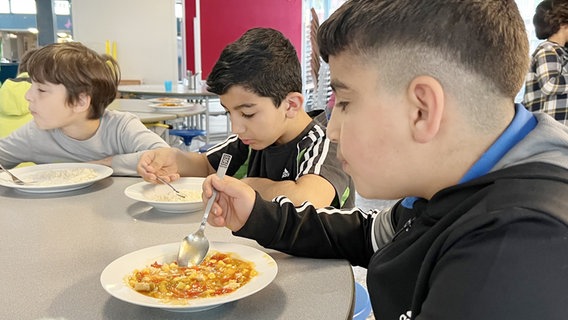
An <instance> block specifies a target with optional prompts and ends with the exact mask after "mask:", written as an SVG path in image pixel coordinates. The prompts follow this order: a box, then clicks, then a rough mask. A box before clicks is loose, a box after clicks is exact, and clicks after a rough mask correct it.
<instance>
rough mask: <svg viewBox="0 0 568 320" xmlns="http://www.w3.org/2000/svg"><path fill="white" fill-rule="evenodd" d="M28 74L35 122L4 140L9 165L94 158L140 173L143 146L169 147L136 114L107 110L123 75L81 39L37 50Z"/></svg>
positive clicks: (1, 152)
mask: <svg viewBox="0 0 568 320" xmlns="http://www.w3.org/2000/svg"><path fill="white" fill-rule="evenodd" d="M28 73H29V76H30V78H31V80H32V86H31V88H30V89H29V90H28V91H27V92H26V94H25V97H26V99H27V100H28V102H29V109H30V111H31V113H32V116H33V120H34V121H30V122H28V123H27V124H25V125H24V126H23V127H21V128H19V129H18V130H16V131H14V132H12V133H11V134H10V135H9V136H8V137H6V138H4V139H0V163H2V164H3V165H5V166H7V167H13V166H16V165H18V164H19V163H21V162H34V163H36V164H43V163H57V162H90V163H97V164H102V165H106V166H109V167H111V168H112V169H113V174H115V175H136V164H137V162H138V159H139V156H140V154H141V152H142V151H146V150H148V149H153V148H159V147H167V146H168V144H167V143H166V142H165V141H164V140H162V139H161V138H160V137H159V136H158V135H156V134H155V133H154V132H152V131H150V130H149V129H147V128H146V127H145V126H144V124H142V122H140V120H139V119H138V118H137V117H136V116H134V115H132V114H130V113H124V112H118V111H113V110H106V108H107V107H108V105H109V104H110V103H111V102H112V101H113V100H114V99H115V97H116V93H117V87H118V82H119V80H120V70H119V67H118V64H117V62H116V61H115V60H114V59H112V58H111V57H110V56H108V55H99V54H98V53H97V52H95V51H93V50H91V49H89V48H87V47H85V46H84V45H82V44H81V43H78V42H68V43H58V44H50V45H48V46H45V47H43V48H41V49H38V50H37V51H36V52H34V53H33V54H32V55H31V57H30V58H29V61H28Z"/></svg>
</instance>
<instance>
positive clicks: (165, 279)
mask: <svg viewBox="0 0 568 320" xmlns="http://www.w3.org/2000/svg"><path fill="white" fill-rule="evenodd" d="M256 275H257V271H256V270H255V268H254V264H253V263H252V262H248V261H244V260H241V259H238V258H236V257H234V256H233V255H232V254H230V253H220V252H214V253H212V254H210V255H208V256H207V257H206V258H205V260H203V262H202V263H201V264H199V265H197V266H191V267H180V266H178V265H177V262H172V263H164V264H159V263H157V262H154V263H153V264H151V265H150V266H148V267H146V268H144V269H142V270H134V271H133V272H132V274H130V275H129V276H128V277H127V279H126V282H127V283H128V285H129V286H130V287H131V288H133V289H134V290H136V291H138V292H140V293H142V294H144V295H147V296H149V297H153V298H157V299H161V300H164V301H174V302H175V301H177V302H182V303H183V301H185V300H187V299H196V298H207V297H216V296H220V295H225V294H229V293H231V292H234V291H235V290H237V289H238V288H240V287H242V286H243V285H245V284H246V283H248V282H249V281H250V280H251V279H252V278H253V277H254V276H256Z"/></svg>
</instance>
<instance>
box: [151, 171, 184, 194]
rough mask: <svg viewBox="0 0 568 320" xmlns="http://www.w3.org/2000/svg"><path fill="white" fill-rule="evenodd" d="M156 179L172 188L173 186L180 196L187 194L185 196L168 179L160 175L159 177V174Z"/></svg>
mask: <svg viewBox="0 0 568 320" xmlns="http://www.w3.org/2000/svg"><path fill="white" fill-rule="evenodd" d="M156 180H158V181H160V182H161V183H163V184H166V185H168V186H169V187H170V188H172V190H174V192H175V193H176V194H177V195H178V196H180V197H182V198H185V196H184V195H183V194H182V193H181V192H179V190H178V189H176V188H174V186H172V185H171V184H170V183H169V182H167V181H166V180H164V179H162V178H160V177H158V176H156Z"/></svg>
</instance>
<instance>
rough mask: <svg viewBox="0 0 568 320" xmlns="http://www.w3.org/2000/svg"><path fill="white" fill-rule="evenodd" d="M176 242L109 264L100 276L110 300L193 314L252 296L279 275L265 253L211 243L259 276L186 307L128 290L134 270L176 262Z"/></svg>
mask: <svg viewBox="0 0 568 320" xmlns="http://www.w3.org/2000/svg"><path fill="white" fill-rule="evenodd" d="M178 249H179V242H175V243H169V244H163V245H158V246H154V247H149V248H146V249H142V250H138V251H135V252H132V253H129V254H127V255H124V256H122V257H120V258H118V259H116V260H114V261H113V262H111V263H110V264H109V265H108V266H107V267H106V268H105V269H104V270H103V272H102V273H101V284H102V286H103V288H104V289H105V290H106V291H107V292H108V293H109V294H110V295H112V296H113V297H115V298H117V299H120V300H122V301H126V302H130V303H132V304H136V305H139V306H145V307H152V308H160V309H164V310H167V311H175V312H196V311H203V310H207V309H211V308H214V307H217V306H220V305H222V304H225V303H227V302H231V301H235V300H239V299H242V298H245V297H248V296H250V295H252V294H253V293H256V292H258V291H260V290H262V289H263V288H264V287H266V286H267V285H269V284H270V283H271V282H272V280H274V278H275V277H276V274H277V273H278V266H277V264H276V261H274V259H272V257H271V256H269V255H268V254H267V253H265V252H262V251H260V250H258V249H255V248H252V247H248V246H244V245H240V244H235V243H224V242H212V243H211V249H210V250H217V251H219V252H227V253H229V252H231V253H235V254H236V255H237V256H238V257H239V258H241V259H243V260H247V261H250V262H253V263H254V264H255V269H256V271H257V272H258V275H257V276H255V277H254V278H252V279H251V280H250V282H248V283H247V284H245V285H244V286H242V287H241V288H239V289H238V290H236V291H234V292H232V293H229V294H226V295H223V296H219V297H212V298H199V299H189V300H188V304H185V305H178V304H168V303H167V302H163V301H161V300H159V299H156V298H152V297H148V296H145V295H143V294H141V293H138V292H136V291H135V290H134V289H132V288H130V287H129V286H128V284H127V283H126V282H125V277H127V276H128V275H130V274H131V273H132V272H133V271H134V269H141V268H143V267H145V266H147V265H150V264H152V263H154V262H155V261H157V262H158V263H163V262H171V261H175V259H176V257H177V252H178Z"/></svg>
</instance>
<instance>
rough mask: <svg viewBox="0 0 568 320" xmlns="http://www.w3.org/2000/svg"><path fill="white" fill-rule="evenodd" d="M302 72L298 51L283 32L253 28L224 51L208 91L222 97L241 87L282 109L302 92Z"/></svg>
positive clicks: (211, 78) (216, 64)
mask: <svg viewBox="0 0 568 320" xmlns="http://www.w3.org/2000/svg"><path fill="white" fill-rule="evenodd" d="M301 69H302V68H301V65H300V60H299V59H298V53H297V52H296V49H295V48H294V46H293V45H292V43H291V42H290V40H288V39H287V38H286V37H285V36H284V35H283V34H282V33H281V32H280V31H278V30H274V29H271V28H253V29H250V30H248V31H247V32H245V33H244V34H243V35H242V36H241V37H240V38H239V39H237V40H236V41H235V42H233V43H231V44H229V45H227V46H226V47H225V49H223V52H221V56H220V57H219V60H217V62H216V63H215V66H214V67H213V70H212V71H211V73H210V74H209V77H208V78H207V87H208V90H209V91H210V92H213V93H216V94H218V95H222V94H225V93H226V92H227V91H228V90H229V88H231V87H232V86H235V85H239V86H242V87H243V88H245V89H247V90H249V91H250V92H253V93H255V94H257V95H258V96H261V97H268V98H271V100H272V101H273V102H274V105H275V106H276V107H277V108H278V107H279V106H280V104H281V102H282V101H283V100H284V99H285V98H286V96H287V95H288V94H289V93H291V92H302V74H301V72H302V71H301Z"/></svg>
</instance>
